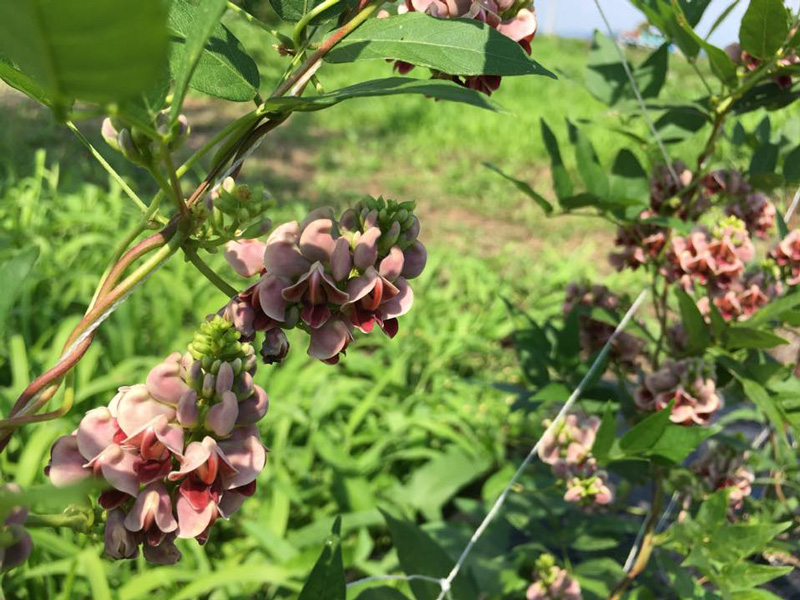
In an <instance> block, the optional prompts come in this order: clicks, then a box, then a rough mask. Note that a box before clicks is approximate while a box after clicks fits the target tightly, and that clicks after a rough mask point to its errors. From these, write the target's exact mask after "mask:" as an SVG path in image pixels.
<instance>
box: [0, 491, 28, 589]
mask: <svg viewBox="0 0 800 600" xmlns="http://www.w3.org/2000/svg"><path fill="white" fill-rule="evenodd" d="M21 491H22V490H21V489H20V487H19V486H18V485H17V484H15V483H8V484H6V485H4V486H2V487H0V495H2V494H3V493H7V494H19V493H20V492H21ZM0 519H2V524H1V525H0V534H2V537H3V542H2V544H0V573H5V572H6V571H10V570H11V569H13V568H15V567H18V566H20V565H21V564H23V563H24V562H25V561H26V560H28V557H29V556H30V554H31V550H32V549H33V541H32V540H31V536H30V534H29V533H28V532H27V531H25V527H24V526H25V521H27V519H28V509H27V508H25V507H23V506H15V507H13V508H11V510H9V511H8V512H4V513H3V514H2V515H0Z"/></svg>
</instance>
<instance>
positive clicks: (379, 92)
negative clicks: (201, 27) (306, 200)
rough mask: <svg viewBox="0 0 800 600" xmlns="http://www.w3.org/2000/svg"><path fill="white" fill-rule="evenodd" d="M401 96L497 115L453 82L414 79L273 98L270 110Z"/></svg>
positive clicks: (485, 101) (377, 81) (478, 97)
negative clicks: (456, 105)
mask: <svg viewBox="0 0 800 600" xmlns="http://www.w3.org/2000/svg"><path fill="white" fill-rule="evenodd" d="M400 94H418V95H421V96H428V97H430V98H436V99H438V100H449V101H451V102H461V103H462V104H469V105H471V106H475V107H478V108H485V109H487V110H492V111H497V110H498V108H497V106H496V105H495V104H494V103H492V102H491V101H490V100H489V99H488V98H487V97H486V96H485V95H484V94H481V93H480V92H477V91H475V90H470V89H467V88H465V87H463V86H460V85H458V84H457V83H453V82H452V81H443V80H440V79H415V78H413V77H387V78H386V79H373V80H372V81H363V82H361V83H357V84H355V85H351V86H348V87H345V88H341V89H339V90H334V91H332V92H328V93H326V94H320V95H319V96H302V97H294V96H284V97H281V98H269V99H268V100H267V101H266V102H265V107H266V109H267V110H278V111H280V110H293V111H314V110H321V109H323V108H328V107H329V106H333V105H334V104H338V103H339V102H342V101H344V100H349V99H351V98H377V97H381V96H396V95H400Z"/></svg>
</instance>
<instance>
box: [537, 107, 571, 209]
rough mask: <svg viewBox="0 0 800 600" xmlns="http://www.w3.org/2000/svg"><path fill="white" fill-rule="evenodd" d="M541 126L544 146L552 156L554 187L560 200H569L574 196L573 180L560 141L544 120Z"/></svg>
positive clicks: (551, 167)
mask: <svg viewBox="0 0 800 600" xmlns="http://www.w3.org/2000/svg"><path fill="white" fill-rule="evenodd" d="M539 124H540V125H541V129H542V139H543V140H544V146H545V148H546V149H547V154H548V155H549V156H550V173H551V174H552V176H553V187H554V188H555V192H556V196H557V197H558V199H559V200H563V199H564V198H569V197H571V196H572V180H571V179H570V176H569V173H567V169H566V167H565V166H564V161H563V160H562V158H561V150H560V149H559V147H558V140H557V139H556V136H555V134H554V133H553V130H552V129H550V126H549V125H548V124H547V123H545V120H544V119H540V120H539Z"/></svg>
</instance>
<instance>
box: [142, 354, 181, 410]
mask: <svg viewBox="0 0 800 600" xmlns="http://www.w3.org/2000/svg"><path fill="white" fill-rule="evenodd" d="M147 391H148V392H150V395H151V396H153V398H155V399H156V400H158V401H159V402H163V403H165V404H171V405H172V406H176V405H177V404H178V400H180V399H181V396H183V395H184V394H185V393H186V392H188V391H189V386H187V385H186V383H185V382H184V381H183V379H181V368H180V363H179V362H178V361H175V360H166V361H164V362H163V363H161V364H159V365H156V366H155V367H154V368H153V369H152V370H151V371H150V373H148V375H147Z"/></svg>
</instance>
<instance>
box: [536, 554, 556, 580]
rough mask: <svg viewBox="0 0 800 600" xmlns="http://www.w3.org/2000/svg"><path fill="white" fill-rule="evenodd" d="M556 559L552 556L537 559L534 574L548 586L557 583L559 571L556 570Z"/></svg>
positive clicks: (544, 555)
mask: <svg viewBox="0 0 800 600" xmlns="http://www.w3.org/2000/svg"><path fill="white" fill-rule="evenodd" d="M555 566H556V559H555V558H554V557H553V555H552V554H542V555H541V556H539V558H537V559H536V563H535V564H534V567H533V572H534V574H535V576H536V579H538V580H539V581H541V582H542V583H543V584H545V585H546V586H550V585H552V584H553V582H554V581H555V578H556V576H557V574H558V571H557V570H556V569H555Z"/></svg>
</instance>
